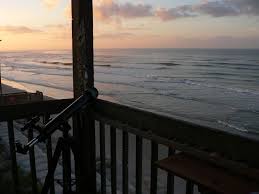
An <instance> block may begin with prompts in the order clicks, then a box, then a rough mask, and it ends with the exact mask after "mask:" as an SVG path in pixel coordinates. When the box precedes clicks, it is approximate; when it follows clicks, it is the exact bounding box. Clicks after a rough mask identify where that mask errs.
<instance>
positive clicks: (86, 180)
mask: <svg viewBox="0 0 259 194" xmlns="http://www.w3.org/2000/svg"><path fill="white" fill-rule="evenodd" d="M72 36H73V37H72V39H73V85H74V97H79V96H80V95H81V94H82V93H83V92H84V91H85V90H86V89H87V88H92V87H93V86H94V66H93V58H94V57H93V5H92V0H72ZM79 117H80V118H79ZM79 121H80V123H79ZM73 129H74V136H75V139H76V142H77V143H78V147H77V148H78V159H79V161H76V162H75V168H76V179H77V191H78V192H79V193H96V167H95V165H96V164H95V122H94V120H93V118H92V115H91V113H89V112H87V113H82V114H81V115H77V116H76V117H74V118H73Z"/></svg>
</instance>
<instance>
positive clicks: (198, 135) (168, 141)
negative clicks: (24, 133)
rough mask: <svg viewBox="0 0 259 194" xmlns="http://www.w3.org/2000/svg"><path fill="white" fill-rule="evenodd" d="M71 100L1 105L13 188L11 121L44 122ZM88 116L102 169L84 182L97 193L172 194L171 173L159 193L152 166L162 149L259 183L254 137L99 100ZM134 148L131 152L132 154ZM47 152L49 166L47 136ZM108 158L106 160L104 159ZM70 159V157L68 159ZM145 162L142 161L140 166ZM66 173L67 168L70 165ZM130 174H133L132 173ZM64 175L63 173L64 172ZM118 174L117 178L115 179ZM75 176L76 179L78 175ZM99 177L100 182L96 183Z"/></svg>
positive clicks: (32, 158) (190, 188)
mask: <svg viewBox="0 0 259 194" xmlns="http://www.w3.org/2000/svg"><path fill="white" fill-rule="evenodd" d="M71 102H72V99H69V100H57V101H44V102H38V103H31V104H24V105H16V106H5V107H1V109H0V122H7V123H8V134H9V143H10V152H11V157H12V167H13V168H12V169H13V178H14V182H15V185H16V188H19V180H18V175H17V162H16V153H15V141H16V140H17V139H15V137H14V128H13V122H14V120H17V119H24V118H29V117H31V116H33V115H39V114H41V115H42V117H43V120H48V118H49V117H50V116H51V115H53V114H56V113H58V112H60V111H61V110H63V109H64V108H65V107H66V106H68V105H69V104H70V103H71ZM87 112H88V113H87V115H91V118H92V119H94V121H95V130H94V132H93V133H90V136H91V137H88V138H87V139H89V138H93V139H94V140H95V141H91V142H92V143H93V144H94V146H93V148H92V150H89V151H90V152H94V153H95V155H96V161H95V164H98V162H100V166H99V167H95V169H94V171H97V172H99V173H98V174H97V175H96V174H95V173H94V175H93V176H92V177H88V180H89V179H95V180H97V184H99V186H100V191H99V192H101V193H113V194H115V193H125V194H127V193H133V192H134V193H137V194H141V193H146V192H147V191H148V192H149V193H152V194H156V193H157V192H158V191H159V192H161V191H163V192H166V193H168V194H169V193H174V190H175V188H174V185H175V184H174V176H173V175H172V174H170V173H168V174H167V178H166V182H167V183H166V185H164V189H162V190H161V188H160V187H161V185H160V186H158V179H159V171H158V168H157V166H156V165H155V163H156V162H157V161H158V160H159V159H162V158H161V153H160V150H161V148H162V149H163V150H166V152H167V154H166V155H173V154H175V153H179V152H184V153H188V154H190V155H192V156H194V157H196V158H199V159H202V160H205V161H208V162H210V163H214V164H216V165H217V166H219V167H222V168H225V169H227V170H229V171H231V172H233V173H237V174H239V175H241V176H244V177H248V178H250V179H253V180H256V181H259V180H258V174H259V172H258V169H259V157H258V154H257V152H258V147H259V141H258V140H256V139H252V138H247V137H243V136H240V135H234V134H231V133H227V132H223V131H221V130H217V129H212V128H208V127H203V126H199V125H197V124H193V123H189V122H186V121H181V120H177V119H174V118H170V117H166V116H161V115H158V114H154V113H150V112H147V111H143V110H138V109H135V108H130V107H127V106H123V105H118V104H114V103H111V102H107V101H103V100H97V102H96V103H95V104H94V105H93V107H92V108H91V110H90V111H87ZM78 114H81V121H80V122H81V125H80V127H84V126H85V125H86V124H85V123H84V122H86V120H85V119H84V118H85V117H84V115H85V113H78ZM77 116H78V115H77ZM79 117H80V115H79ZM92 130H93V129H92ZM64 135H66V134H64ZM32 137H33V131H30V133H29V136H28V138H29V139H31V138H32ZM81 138H82V139H84V138H86V137H81ZM107 146H108V147H107ZM132 149H134V150H133V151H132ZM46 150H47V154H46V155H47V157H48V161H49V162H50V161H51V159H52V141H51V138H49V139H48V141H47V142H46ZM132 153H134V161H135V162H134V163H133V162H132V161H133V159H132V157H133V156H132ZM148 153H150V157H148V158H146V155H149V154H148ZM29 154H30V168H31V175H32V180H33V185H32V190H33V192H34V193H38V192H39V191H37V177H36V167H35V165H36V164H35V156H34V152H33V150H31V151H30V152H29ZM107 154H108V155H109V157H107ZM164 156H165V154H164ZM73 158H74V157H72V156H70V158H69V160H71V159H73ZM108 160H110V164H109V165H108V164H107V161H108ZM144 160H145V162H144V163H143V161H144ZM64 162H65V163H64ZM119 163H121V165H119ZM147 163H149V165H148V167H147V166H146V164H147ZM64 164H65V165H67V164H70V162H69V163H66V161H63V166H64ZM143 164H144V165H143ZM70 165H71V164H70ZM107 166H109V168H110V171H109V172H110V176H108V175H109V174H107ZM147 168H149V169H147ZM69 169H70V170H71V167H70V168H69ZM86 170H93V169H86ZM132 170H134V171H135V172H134V173H132ZM143 171H145V172H146V171H148V172H149V173H147V174H149V178H146V177H145V180H144V176H143ZM64 172H65V173H67V171H66V170H65V171H64ZM69 173H70V175H67V177H64V179H67V178H68V180H70V179H71V172H70V171H69ZM120 173H121V175H120V176H118V174H120ZM75 174H76V176H77V173H76V172H75ZM99 175H100V179H98V176H99ZM120 179H122V180H120ZM79 180H81V179H79ZM77 181H78V180H77ZM147 183H148V184H147ZM132 184H133V185H132ZM147 185H148V186H147ZM54 186H55V183H54V180H53V183H52V189H51V193H54V192H55V189H54ZM97 186H98V185H86V187H87V188H90V187H94V189H95V190H98V189H96V187H97ZM181 186H183V187H184V188H183V190H185V191H186V193H188V194H190V193H193V190H194V184H193V183H192V182H191V181H189V180H186V184H184V185H181ZM86 190H87V189H86ZM90 190H93V189H90ZM64 191H65V190H64ZM65 192H67V191H65ZM65 192H64V193H65ZM17 193H18V190H17Z"/></svg>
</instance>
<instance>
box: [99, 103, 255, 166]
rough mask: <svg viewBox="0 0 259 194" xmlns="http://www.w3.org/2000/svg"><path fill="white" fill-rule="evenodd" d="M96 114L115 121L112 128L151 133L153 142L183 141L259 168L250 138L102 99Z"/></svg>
mask: <svg viewBox="0 0 259 194" xmlns="http://www.w3.org/2000/svg"><path fill="white" fill-rule="evenodd" d="M95 112H96V115H97V116H98V115H99V116H102V117H103V118H108V119H109V120H112V121H113V125H114V124H115V123H118V124H119V123H120V124H123V125H127V126H130V127H132V128H135V129H138V131H140V132H142V133H148V134H149V137H150V139H152V137H159V138H161V139H165V140H167V141H172V142H184V143H185V144H186V145H190V146H191V147H196V148H206V150H209V151H211V152H217V153H219V154H220V155H224V156H225V157H226V159H230V160H235V161H242V162H244V163H246V164H247V165H248V166H249V167H255V168H259V155H258V154H257V148H258V147H259V140H258V138H257V139H255V138H250V137H249V138H248V137H244V136H241V135H237V134H232V133H230V132H225V131H222V130H219V129H213V128H209V127H204V126H200V125H197V124H193V123H190V122H187V121H182V120H178V119H175V118H171V117H166V116H161V115H158V114H154V113H150V112H147V111H143V110H139V109H136V108H130V107H127V106H123V105H118V104H115V103H111V102H106V101H103V100H98V102H97V103H96V105H95ZM219 142H220V143H219Z"/></svg>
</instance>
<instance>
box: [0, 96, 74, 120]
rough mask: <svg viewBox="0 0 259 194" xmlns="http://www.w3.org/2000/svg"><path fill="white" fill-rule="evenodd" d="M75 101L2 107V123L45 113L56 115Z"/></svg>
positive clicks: (50, 101)
mask: <svg viewBox="0 0 259 194" xmlns="http://www.w3.org/2000/svg"><path fill="white" fill-rule="evenodd" d="M71 102H73V99H64V100H49V101H41V102H33V103H28V104H19V105H10V106H1V107H0V122H3V121H8V120H16V119H23V118H26V117H31V116H32V115H38V114H43V113H49V114H55V113H59V112H60V111H61V110H63V109H64V108H66V107H67V106H68V105H69V104H70V103H71Z"/></svg>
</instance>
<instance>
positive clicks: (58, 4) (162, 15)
mask: <svg viewBox="0 0 259 194" xmlns="http://www.w3.org/2000/svg"><path fill="white" fill-rule="evenodd" d="M93 2H94V6H93V7H94V46H95V48H259V0H93ZM70 4H71V0H26V1H21V0H8V1H6V0H0V40H2V41H1V42H0V51H5V50H56V49H71V7H70Z"/></svg>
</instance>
